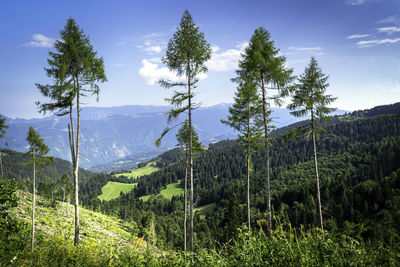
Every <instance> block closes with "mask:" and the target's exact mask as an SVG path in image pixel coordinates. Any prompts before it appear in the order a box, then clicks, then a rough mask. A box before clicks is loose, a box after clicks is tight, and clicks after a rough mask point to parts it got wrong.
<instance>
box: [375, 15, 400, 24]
mask: <svg viewBox="0 0 400 267" xmlns="http://www.w3.org/2000/svg"><path fill="white" fill-rule="evenodd" d="M376 23H377V24H394V25H400V19H399V18H398V17H396V16H390V17H387V18H384V19H382V20H379V21H377V22H376Z"/></svg>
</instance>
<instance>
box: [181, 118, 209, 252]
mask: <svg viewBox="0 0 400 267" xmlns="http://www.w3.org/2000/svg"><path fill="white" fill-rule="evenodd" d="M176 140H177V141H178V146H180V147H182V148H183V149H184V153H185V180H184V208H183V210H184V219H183V240H184V243H183V250H184V251H187V184H188V182H187V176H188V167H189V153H188V151H189V149H188V148H189V122H188V120H185V121H184V123H183V125H182V126H181V128H180V129H179V130H178V133H177V134H176ZM192 147H193V153H196V152H200V151H202V150H203V146H202V145H201V143H200V141H199V136H198V134H197V132H196V131H195V129H194V128H193V127H192Z"/></svg>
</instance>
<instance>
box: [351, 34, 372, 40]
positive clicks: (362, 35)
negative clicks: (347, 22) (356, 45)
mask: <svg viewBox="0 0 400 267" xmlns="http://www.w3.org/2000/svg"><path fill="white" fill-rule="evenodd" d="M368 36H369V34H353V35H350V36H347V37H346V38H347V39H360V38H365V37H368Z"/></svg>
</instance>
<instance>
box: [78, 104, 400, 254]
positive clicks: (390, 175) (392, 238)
mask: <svg viewBox="0 0 400 267" xmlns="http://www.w3.org/2000/svg"><path fill="white" fill-rule="evenodd" d="M387 108H388V109H385V108H384V107H380V108H379V110H380V111H379V112H378V113H377V112H376V111H374V110H370V111H362V112H361V111H360V112H354V113H351V114H346V115H344V116H337V117H334V118H333V119H332V120H331V121H330V122H327V123H326V124H325V125H324V128H325V129H326V130H325V132H324V133H322V134H321V136H320V138H319V139H318V141H317V145H318V147H319V158H320V173H321V174H320V175H321V198H322V203H323V214H324V221H325V223H326V228H327V230H328V231H334V232H341V233H345V234H347V235H349V236H353V237H359V238H363V239H365V240H371V241H373V240H380V241H384V242H387V243H391V244H396V243H398V242H399V234H400V232H399V230H400V224H399V221H400V220H399V219H400V217H399V216H400V214H399V213H398V211H399V210H400V206H399V203H398V200H399V199H400V188H399V186H400V184H399V179H398V175H399V174H400V119H398V118H397V117H393V116H388V115H386V114H393V113H400V104H396V105H392V106H387ZM375 110H376V109H375ZM376 113H377V114H376ZM380 113H382V114H384V115H380ZM360 114H364V115H363V116H359V115H360ZM366 114H374V115H375V114H376V116H373V115H366ZM291 128H292V126H289V127H286V128H282V129H277V130H275V131H274V132H272V136H274V140H273V145H272V147H271V170H272V173H271V177H272V184H271V187H272V204H273V208H274V211H275V212H274V215H275V220H276V221H285V222H288V223H289V222H290V224H291V226H292V227H294V228H299V229H300V228H302V229H303V228H304V229H312V228H314V227H315V226H317V225H318V218H317V210H316V203H315V198H314V196H315V181H314V179H313V172H312V148H311V146H310V145H309V143H310V140H309V138H306V137H301V138H297V139H294V140H286V139H285V138H284V133H286V132H287V131H288V130H290V129H291ZM180 153H182V152H179V150H178V149H176V150H173V151H170V152H168V153H166V154H165V155H161V156H160V157H159V162H163V163H162V165H160V166H166V167H164V168H162V169H161V170H159V171H157V172H154V173H152V174H150V175H146V176H143V177H141V178H140V179H139V180H138V181H137V182H138V185H137V187H136V188H135V189H134V190H133V191H131V192H130V193H127V194H123V195H121V196H120V198H118V199H115V200H112V201H109V202H103V203H100V201H99V200H98V199H97V198H96V197H95V195H94V194H93V196H92V197H88V196H86V197H84V199H85V202H84V205H86V206H88V207H94V208H96V209H100V210H102V211H103V212H105V213H108V214H116V215H118V216H120V218H123V219H125V220H136V221H137V222H138V224H139V225H141V227H142V228H143V229H144V228H146V220H148V216H150V217H152V218H153V217H154V216H155V217H154V218H155V224H156V228H155V229H156V233H157V234H156V236H157V242H156V244H157V245H158V246H161V247H163V246H165V247H170V248H176V249H179V248H180V247H181V246H182V242H183V240H182V236H183V234H181V231H182V229H181V227H180V225H181V224H182V217H183V213H182V207H183V197H173V198H172V200H167V199H165V198H163V197H162V196H157V197H154V196H156V195H157V194H158V193H159V192H160V191H161V190H162V189H163V188H165V187H166V185H168V184H171V183H175V182H177V181H178V180H181V179H182V178H183V177H184V175H185V172H184V162H183V159H181V158H180V156H179V155H180ZM263 153H264V151H263V150H262V149H259V150H258V151H257V152H256V154H255V155H254V156H253V162H254V175H253V176H252V179H251V203H252V205H251V207H252V214H253V218H252V227H254V228H255V229H257V230H261V229H264V230H265V227H266V225H265V219H266V218H265V210H266V204H265V201H266V188H265V176H264V175H263V166H264V164H263V161H262V160H263ZM164 156H165V157H164ZM170 159H174V160H177V161H171V160H170ZM194 173H195V184H194V186H195V195H194V199H195V206H196V207H202V206H205V205H210V204H215V205H211V207H212V210H211V211H208V212H206V213H204V214H202V213H200V212H199V214H196V217H195V222H196V223H195V228H196V231H195V232H196V234H197V246H198V248H201V247H209V246H211V247H214V246H217V247H218V246H219V244H223V243H224V242H226V241H228V240H230V239H231V238H233V237H234V233H232V232H231V233H229V231H231V229H232V227H230V224H232V220H236V222H235V224H236V227H240V226H241V225H242V224H243V223H244V222H245V199H246V194H245V190H244V188H245V175H246V166H245V162H244V151H243V148H242V147H241V146H240V145H239V144H238V143H237V142H236V141H234V140H231V141H228V140H227V141H222V142H218V143H215V144H211V145H210V146H209V148H208V150H206V151H204V152H202V153H200V154H199V155H198V157H197V158H196V160H195V164H194ZM95 177H96V178H89V180H88V181H87V183H86V185H85V186H87V187H88V188H90V190H88V192H99V189H100V188H101V187H102V186H103V185H104V184H105V183H106V182H107V181H108V179H111V180H115V181H120V182H124V181H125V182H129V180H127V179H125V180H124V178H115V177H114V178H108V177H107V176H104V179H97V176H95ZM85 186H84V188H85ZM149 194H152V195H153V197H151V198H149V200H148V201H147V202H143V201H142V200H140V197H142V196H145V195H149ZM233 195H235V196H236V197H235V198H237V200H235V199H233V198H232V196H233ZM235 201H236V202H237V203H236V204H235V203H233V202H235ZM234 204H235V205H234ZM235 209H237V210H235ZM149 214H150V215H149ZM232 214H237V215H235V216H232ZM236 217H237V218H236ZM276 223H277V222H275V224H276Z"/></svg>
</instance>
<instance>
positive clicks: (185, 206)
mask: <svg viewBox="0 0 400 267" xmlns="http://www.w3.org/2000/svg"><path fill="white" fill-rule="evenodd" d="M185 154H186V155H185V193H184V194H185V196H184V199H185V200H184V201H185V203H184V213H185V214H184V220H183V232H184V234H183V239H184V245H183V246H184V248H183V249H184V251H187V229H186V228H187V176H188V160H189V157H188V146H187V145H186V151H185ZM185 261H186V254H185Z"/></svg>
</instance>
